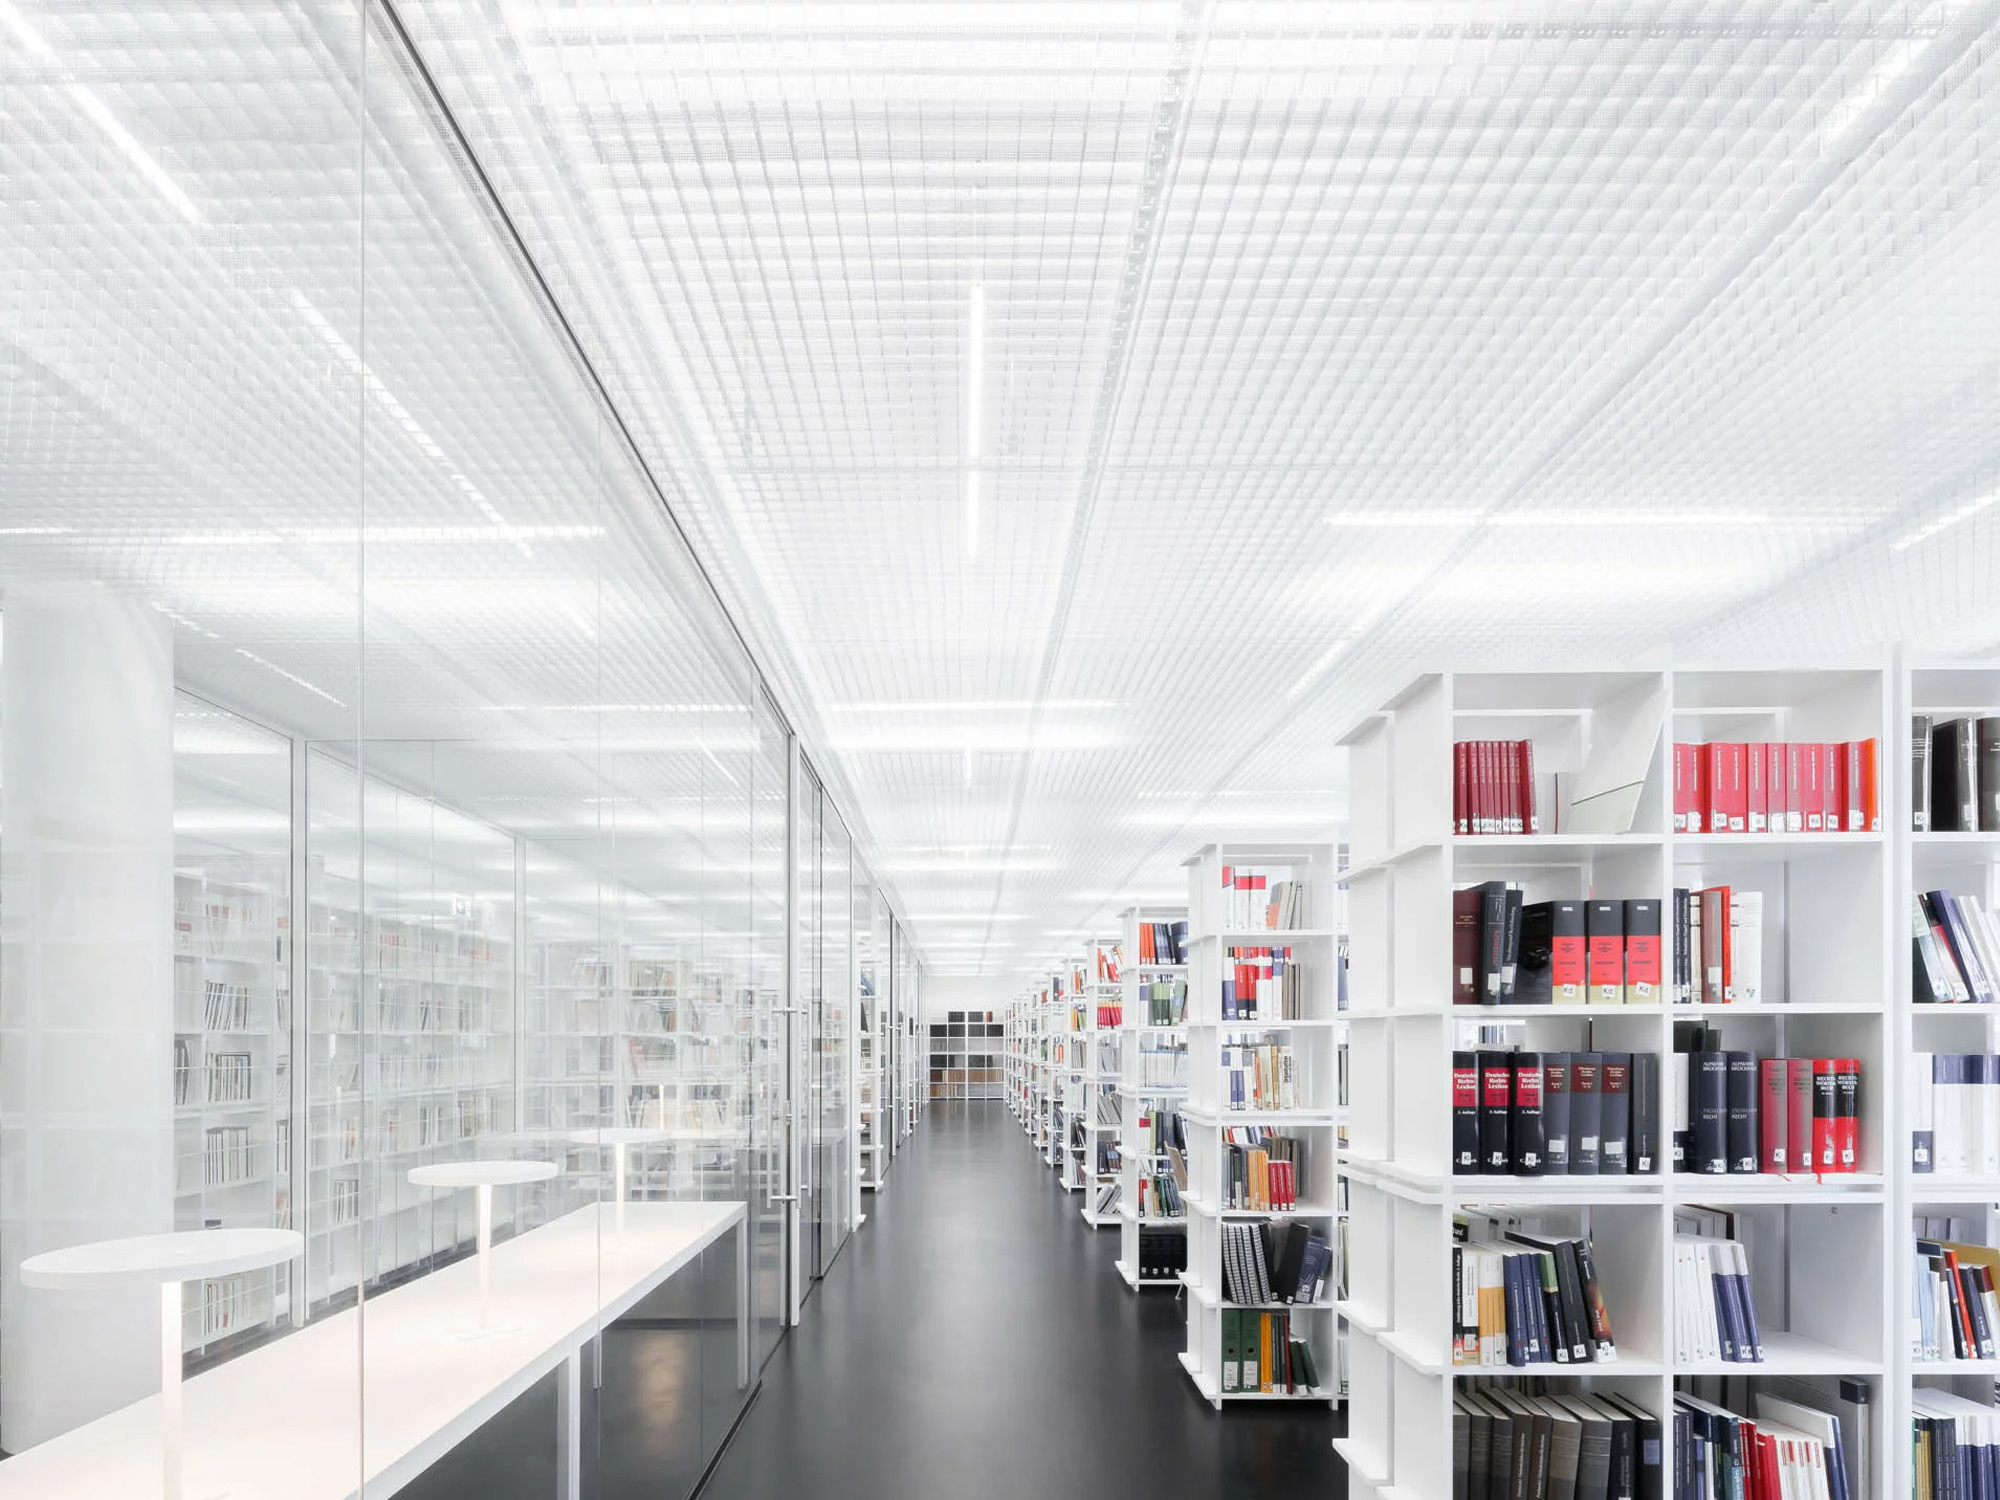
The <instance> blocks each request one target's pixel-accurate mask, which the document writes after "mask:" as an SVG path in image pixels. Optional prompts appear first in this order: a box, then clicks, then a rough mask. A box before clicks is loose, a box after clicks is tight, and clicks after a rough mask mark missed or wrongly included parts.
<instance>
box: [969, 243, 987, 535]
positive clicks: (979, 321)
mask: <svg viewBox="0 0 2000 1500" xmlns="http://www.w3.org/2000/svg"><path fill="white" fill-rule="evenodd" d="M965 322H966V333H965V349H966V354H965V365H966V368H965V556H966V560H967V561H968V562H970V561H971V560H973V559H974V558H976V557H978V556H979V480H980V473H979V460H980V455H981V454H982V453H983V452H984V450H985V440H986V283H985V282H983V281H975V282H973V283H972V289H971V290H970V291H969V292H968V293H967V294H966V298H965Z"/></svg>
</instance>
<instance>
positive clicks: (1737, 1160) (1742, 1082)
mask: <svg viewBox="0 0 2000 1500" xmlns="http://www.w3.org/2000/svg"><path fill="white" fill-rule="evenodd" d="M1722 1055H1723V1057H1725V1058H1726V1059H1728V1063H1727V1071H1726V1075H1725V1077H1726V1081H1725V1083H1724V1103H1725V1106H1726V1111H1727V1113H1726V1115H1725V1127H1724V1128H1725V1132H1726V1136H1725V1140H1724V1148H1725V1149H1726V1150H1727V1151H1728V1153H1729V1170H1730V1171H1731V1172H1736V1173H1742V1174H1750V1173H1754V1172H1756V1170H1757V1054H1756V1053H1754V1052H1725V1053H1723V1054H1722Z"/></svg>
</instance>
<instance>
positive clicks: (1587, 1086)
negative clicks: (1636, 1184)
mask: <svg viewBox="0 0 2000 1500" xmlns="http://www.w3.org/2000/svg"><path fill="white" fill-rule="evenodd" d="M1601 1062H1602V1058H1601V1057H1600V1055H1599V1054H1598V1053H1595V1052H1572V1053H1571V1054H1570V1060H1569V1175H1570V1176H1572V1177H1595V1176H1596V1175H1597V1168H1598V1146H1599V1132H1600V1129H1601V1126H1602V1121H1603V1118H1604V1113H1603V1096H1602V1095H1601V1094H1600V1093H1599V1091H1598V1085H1599V1078H1600V1075H1601V1073H1602V1069H1601V1067H1600V1063H1601Z"/></svg>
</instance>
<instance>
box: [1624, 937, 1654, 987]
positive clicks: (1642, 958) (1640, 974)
mask: <svg viewBox="0 0 2000 1500" xmlns="http://www.w3.org/2000/svg"><path fill="white" fill-rule="evenodd" d="M1625 982H1626V983H1627V984H1651V985H1657V984H1658V983H1659V982H1660V940H1659V938H1657V937H1655V936H1652V935H1651V934H1647V935H1645V936H1641V937H1627V938H1626V939H1625Z"/></svg>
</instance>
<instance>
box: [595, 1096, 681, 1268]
mask: <svg viewBox="0 0 2000 1500" xmlns="http://www.w3.org/2000/svg"><path fill="white" fill-rule="evenodd" d="M673 1139H674V1136H673V1132H672V1131H669V1130H655V1129H652V1128H650V1127H648V1126H644V1125H604V1126H599V1127H598V1128H596V1129H594V1130H575V1131H571V1132H570V1135H569V1140H570V1143H571V1144H572V1145H576V1146H609V1147H610V1148H611V1175H612V1176H613V1177H614V1178H615V1179H616V1180H617V1187H616V1190H615V1192H614V1197H613V1201H614V1202H615V1203H616V1204H617V1206H618V1238H619V1240H620V1241H623V1240H624V1238H625V1169H626V1164H627V1161H628V1158H629V1153H630V1151H631V1149H632V1147H634V1146H664V1145H667V1144H669V1143H671V1142H672V1141H673Z"/></svg>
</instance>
